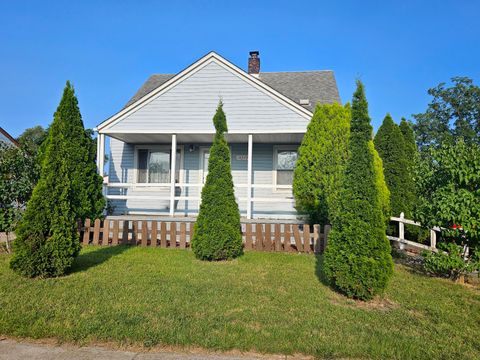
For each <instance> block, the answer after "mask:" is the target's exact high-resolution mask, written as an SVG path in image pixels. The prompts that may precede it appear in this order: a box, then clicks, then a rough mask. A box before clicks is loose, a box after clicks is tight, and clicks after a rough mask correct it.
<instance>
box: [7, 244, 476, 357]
mask: <svg viewBox="0 0 480 360" xmlns="http://www.w3.org/2000/svg"><path fill="white" fill-rule="evenodd" d="M8 261H9V256H8V255H1V256H0V334H3V335H7V336H15V337H29V338H56V339H58V340H59V341H69V342H70V341H73V342H77V343H81V344H86V343H93V342H114V343H116V344H119V345H141V346H146V347H152V346H156V345H160V346H167V345H168V346H170V345H172V346H178V347H185V348H188V347H191V348H193V347H202V348H206V349H212V350H223V351H225V350H231V349H238V350H241V351H255V352H261V353H281V354H299V353H301V354H306V355H313V356H316V357H329V358H330V357H343V358H375V359H387V358H401V359H405V358H409V359H440V358H442V359H478V358H480V336H479V334H480V292H479V290H478V289H474V288H467V287H465V286H461V285H457V284H453V283H451V282H449V281H448V280H443V279H435V278H430V277H426V276H423V275H420V274H415V273H412V272H411V271H409V270H408V269H407V268H405V267H403V266H400V265H396V269H395V275H394V278H393V280H392V282H391V284H390V286H389V288H388V290H387V292H386V294H385V297H384V298H382V299H377V300H376V301H374V302H372V303H367V304H363V303H358V302H355V301H352V300H349V299H346V298H344V297H343V296H341V295H339V294H337V293H336V292H334V291H332V290H331V289H330V288H329V287H327V286H325V285H324V284H322V282H321V281H319V273H320V270H321V269H320V268H321V257H318V258H315V257H314V256H312V255H298V254H280V253H255V252H249V253H246V254H245V255H244V256H243V257H241V258H240V259H237V260H235V261H231V262H221V263H208V262H200V261H198V260H195V259H194V256H193V254H192V252H190V251H184V250H171V249H155V248H141V247H134V248H128V247H121V246H119V247H108V248H107V247H104V248H101V247H88V248H86V249H84V250H82V253H81V254H80V256H79V257H78V258H77V260H76V262H75V265H74V268H73V269H72V272H71V273H70V274H69V275H67V276H65V277H62V278H57V279H44V280H41V279H34V280H31V279H23V278H21V277H19V276H17V275H15V274H14V273H13V272H12V271H11V270H10V269H9V268H8Z"/></svg>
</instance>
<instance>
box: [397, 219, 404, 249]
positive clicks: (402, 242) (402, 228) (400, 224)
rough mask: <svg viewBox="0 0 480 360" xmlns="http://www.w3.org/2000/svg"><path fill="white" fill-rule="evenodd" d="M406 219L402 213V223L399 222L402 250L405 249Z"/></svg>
mask: <svg viewBox="0 0 480 360" xmlns="http://www.w3.org/2000/svg"><path fill="white" fill-rule="evenodd" d="M404 219H405V214H404V213H403V212H401V213H400V221H399V222H398V238H399V239H400V250H403V249H404V248H405V245H404V240H405V224H404V222H403V220H404Z"/></svg>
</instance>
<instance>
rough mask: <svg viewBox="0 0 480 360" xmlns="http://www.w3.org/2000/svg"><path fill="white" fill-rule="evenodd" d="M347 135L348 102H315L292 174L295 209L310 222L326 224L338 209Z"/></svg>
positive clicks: (348, 133) (348, 126) (348, 129)
mask: <svg viewBox="0 0 480 360" xmlns="http://www.w3.org/2000/svg"><path fill="white" fill-rule="evenodd" d="M349 136H350V105H349V104H347V105H346V106H341V105H339V104H336V103H335V104H327V105H317V107H316V109H315V113H314V114H313V117H312V120H311V121H310V124H309V125H308V128H307V132H306V133H305V136H304V137H303V140H302V144H301V145H300V148H299V149H298V160H297V163H296V166H295V172H294V177H293V193H294V195H295V202H296V208H297V210H299V211H301V212H304V213H307V214H308V215H309V218H310V222H311V223H315V224H318V223H320V224H327V223H329V222H330V220H331V217H332V215H333V214H330V213H331V211H335V209H337V207H338V205H337V201H338V183H339V182H340V178H341V177H342V176H343V174H344V172H345V165H346V163H347V159H348V138H349Z"/></svg>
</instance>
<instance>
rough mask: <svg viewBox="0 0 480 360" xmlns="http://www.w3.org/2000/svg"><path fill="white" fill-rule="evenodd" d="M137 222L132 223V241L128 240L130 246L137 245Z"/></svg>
mask: <svg viewBox="0 0 480 360" xmlns="http://www.w3.org/2000/svg"><path fill="white" fill-rule="evenodd" d="M137 240H138V221H136V220H134V221H132V239H131V240H130V243H131V244H132V245H138V242H137Z"/></svg>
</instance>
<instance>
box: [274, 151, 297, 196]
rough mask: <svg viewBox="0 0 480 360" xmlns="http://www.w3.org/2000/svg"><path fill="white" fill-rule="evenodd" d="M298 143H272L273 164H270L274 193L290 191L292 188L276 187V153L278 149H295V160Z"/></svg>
mask: <svg viewBox="0 0 480 360" xmlns="http://www.w3.org/2000/svg"><path fill="white" fill-rule="evenodd" d="M299 147H300V146H299V145H288V144H287V145H274V146H273V164H272V173H273V174H272V178H273V179H272V180H273V192H275V193H288V192H292V189H283V188H278V187H277V186H278V184H277V165H278V153H279V152H280V151H291V150H295V151H296V152H297V160H298V148H299ZM292 185H293V184H292Z"/></svg>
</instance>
